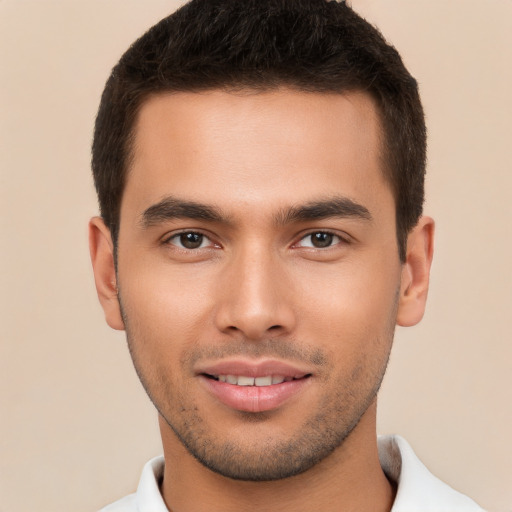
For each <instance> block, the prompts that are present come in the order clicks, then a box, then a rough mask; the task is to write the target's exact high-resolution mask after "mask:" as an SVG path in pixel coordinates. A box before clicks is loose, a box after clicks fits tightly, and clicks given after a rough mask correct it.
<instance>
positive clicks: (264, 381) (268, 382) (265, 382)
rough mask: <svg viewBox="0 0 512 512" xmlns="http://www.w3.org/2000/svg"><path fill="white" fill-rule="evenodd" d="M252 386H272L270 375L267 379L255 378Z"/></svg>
mask: <svg viewBox="0 0 512 512" xmlns="http://www.w3.org/2000/svg"><path fill="white" fill-rule="evenodd" d="M254 384H255V385H256V386H270V385H271V384H272V377H270V375H269V376H268V377H256V378H255V379H254Z"/></svg>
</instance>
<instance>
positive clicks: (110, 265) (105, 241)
mask: <svg viewBox="0 0 512 512" xmlns="http://www.w3.org/2000/svg"><path fill="white" fill-rule="evenodd" d="M89 251H90V253H91V261H92V268H93V271H94V281H95V283H96V291H97V292H98V298H99V299H100V303H101V307H102V308H103V311H104V312H105V320H106V321H107V324H108V325H110V327H112V328H113V329H117V330H124V322H123V318H122V315H121V308H120V306H119V300H118V297H117V277H116V269H115V266H114V244H113V242H112V237H111V235H110V230H109V229H108V228H107V226H106V225H105V223H104V222H103V219H101V218H100V217H93V218H92V219H91V220H90V222H89Z"/></svg>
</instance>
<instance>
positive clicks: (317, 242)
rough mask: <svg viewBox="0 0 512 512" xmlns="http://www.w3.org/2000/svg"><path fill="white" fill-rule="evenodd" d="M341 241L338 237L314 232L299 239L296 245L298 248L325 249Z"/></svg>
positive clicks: (326, 232)
mask: <svg viewBox="0 0 512 512" xmlns="http://www.w3.org/2000/svg"><path fill="white" fill-rule="evenodd" d="M341 241H342V239H341V238H340V237H339V236H338V235H334V234H333V233H329V232H328V231H315V232H314V233H309V234H308V235H306V236H305V237H303V238H301V240H300V241H299V243H298V244H297V245H298V246H299V247H311V248H313V249H325V248H326V247H331V246H333V245H336V244H339V243H340V242H341Z"/></svg>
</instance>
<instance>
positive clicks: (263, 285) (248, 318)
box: [217, 240, 294, 339]
mask: <svg viewBox="0 0 512 512" xmlns="http://www.w3.org/2000/svg"><path fill="white" fill-rule="evenodd" d="M283 271H284V269H283V263H282V261H281V258H280V257H279V254H277V253H276V252H275V251H273V250H272V249H271V248H270V247H269V246H268V245H266V244H263V243H261V242H260V241H258V240H253V241H248V242H247V243H245V244H243V246H241V247H240V248H239V249H238V250H237V251H236V252H235V253H234V254H233V255H232V258H231V260H230V261H229V263H228V264H227V268H226V273H225V275H224V283H222V287H223V289H224V293H223V298H222V300H221V303H220V304H219V309H218V319H217V320H218V324H219V328H220V329H221V330H223V331H230V332H238V333H243V335H244V337H247V338H250V339H260V338H264V337H268V336H269V335H270V332H272V334H273V335H275V334H277V333H278V332H279V333H283V332H285V331H289V330H290V329H291V328H292V327H293V324H294V319H293V311H292V308H291V304H289V301H288V298H287V295H288V294H287V291H286V287H285V286H284V280H285V279H284V275H283Z"/></svg>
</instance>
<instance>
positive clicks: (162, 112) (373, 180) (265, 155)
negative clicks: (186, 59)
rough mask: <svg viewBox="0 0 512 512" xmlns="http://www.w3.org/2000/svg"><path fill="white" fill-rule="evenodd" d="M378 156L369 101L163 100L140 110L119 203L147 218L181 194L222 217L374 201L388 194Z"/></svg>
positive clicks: (291, 97)
mask: <svg viewBox="0 0 512 512" xmlns="http://www.w3.org/2000/svg"><path fill="white" fill-rule="evenodd" d="M381 146H382V144H381V129H380V123H379V116H378V113H377V108H376V106H375V104H374V102H373V100H372V99H371V98H370V97H369V96H368V95H366V94H363V93H347V94H343V95H341V94H321V93H308V92H300V91H295V90H288V89H280V90H276V91H267V92H258V93H255V92H254V91H241V92H236V93H234V92H225V91H217V90H216V91H207V92H203V93H173V94H160V95H156V96H153V97H150V98H149V99H148V100H146V102H145V103H144V104H143V105H142V107H141V109H140V112H139V115H138V118H137V122H136V125H135V138H134V147H133V160H132V165H131V167H130V171H129V174H128V177H127V184H126V189H125V197H123V203H126V202H127V201H128V200H129V201H130V204H131V206H132V207H134V208H138V209H139V210H142V209H145V208H147V206H148V205H149V204H151V203H155V202H157V201H158V200H160V199H161V198H162V197H165V196H166V195H177V194H178V195H180V196H185V197H186V198H187V199H190V198H191V199H193V200H196V201H200V202H204V203H215V204H222V205H223V206H224V208H226V207H228V206H229V205H233V206H234V205H236V204H242V203H243V204H245V205H246V206H247V207H249V206H250V205H251V204H252V205H253V206H254V207H257V203H258V201H259V202H260V206H262V205H263V203H265V205H270V204H272V203H273V202H275V203H283V201H284V202H290V203H297V202H301V201H308V200H309V199H311V197H312V196H314V195H316V196H329V195H332V194H334V193H335V194H343V195H345V196H347V197H351V198H355V199H358V198H359V199H360V198H366V200H370V199H371V197H370V196H373V199H375V198H376V197H378V196H379V194H380V195H386V196H387V195H389V193H390V191H389V187H388V186H387V184H386V182H385V180H384V177H383V172H382V162H381ZM125 198H126V200H125ZM122 208H123V205H122Z"/></svg>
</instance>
